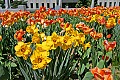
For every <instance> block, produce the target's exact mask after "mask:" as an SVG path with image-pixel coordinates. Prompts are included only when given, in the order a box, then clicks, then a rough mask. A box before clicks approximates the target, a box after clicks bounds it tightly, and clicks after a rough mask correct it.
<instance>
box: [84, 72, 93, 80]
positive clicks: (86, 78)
mask: <svg viewBox="0 0 120 80" xmlns="http://www.w3.org/2000/svg"><path fill="white" fill-rule="evenodd" d="M92 78H93V74H92V73H91V72H87V73H86V74H85V76H84V78H83V79H82V80H92Z"/></svg>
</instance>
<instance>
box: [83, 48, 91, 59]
mask: <svg viewBox="0 0 120 80" xmlns="http://www.w3.org/2000/svg"><path fill="white" fill-rule="evenodd" d="M90 52H91V48H88V49H87V51H86V52H85V53H84V55H83V59H84V58H85V57H87V58H88V57H89V56H90Z"/></svg>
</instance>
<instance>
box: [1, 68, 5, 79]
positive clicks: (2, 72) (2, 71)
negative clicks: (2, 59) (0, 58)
mask: <svg viewBox="0 0 120 80" xmlns="http://www.w3.org/2000/svg"><path fill="white" fill-rule="evenodd" d="M4 74H5V73H4V69H3V66H0V77H1V76H2V75H4Z"/></svg>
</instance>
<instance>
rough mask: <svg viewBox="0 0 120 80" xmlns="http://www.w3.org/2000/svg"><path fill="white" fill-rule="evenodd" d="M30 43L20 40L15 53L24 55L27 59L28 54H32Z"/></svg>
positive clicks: (20, 55)
mask: <svg viewBox="0 0 120 80" xmlns="http://www.w3.org/2000/svg"><path fill="white" fill-rule="evenodd" d="M31 50H32V49H31V48H30V44H28V43H24V42H18V45H16V46H15V51H16V52H15V54H16V55H17V56H18V57H23V59H25V60H27V58H28V56H29V55H30V54H31Z"/></svg>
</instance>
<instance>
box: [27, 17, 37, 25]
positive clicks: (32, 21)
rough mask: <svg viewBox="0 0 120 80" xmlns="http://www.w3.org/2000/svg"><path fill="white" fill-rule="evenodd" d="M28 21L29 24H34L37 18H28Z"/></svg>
mask: <svg viewBox="0 0 120 80" xmlns="http://www.w3.org/2000/svg"><path fill="white" fill-rule="evenodd" d="M27 23H28V24H29V25H34V24H35V20H33V19H32V18H29V19H28V20H27Z"/></svg>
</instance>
